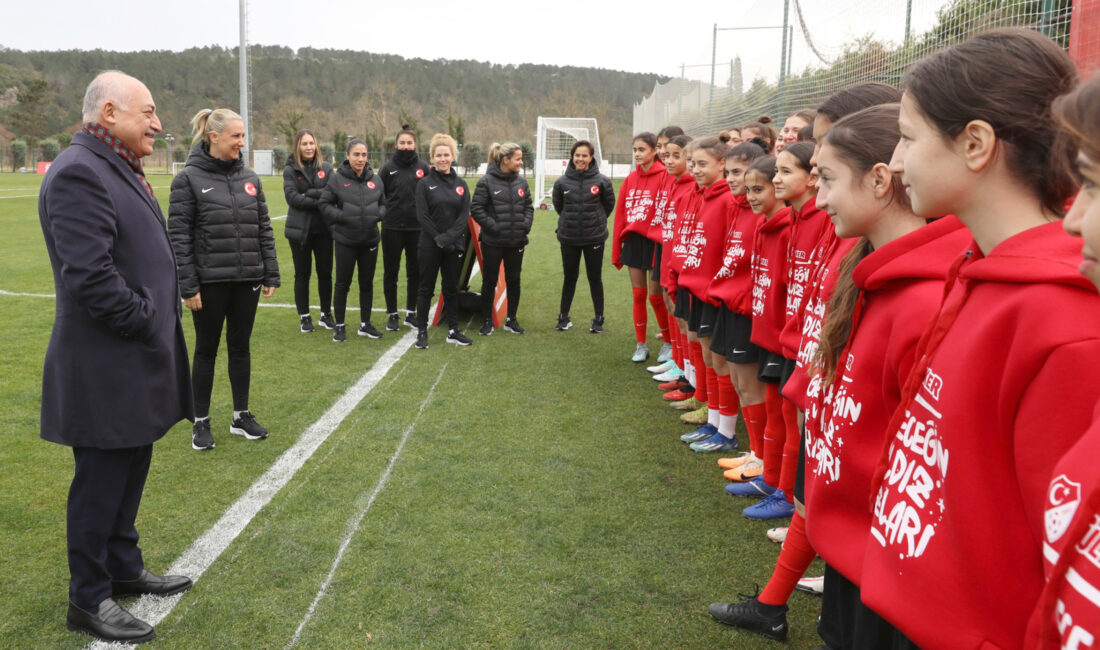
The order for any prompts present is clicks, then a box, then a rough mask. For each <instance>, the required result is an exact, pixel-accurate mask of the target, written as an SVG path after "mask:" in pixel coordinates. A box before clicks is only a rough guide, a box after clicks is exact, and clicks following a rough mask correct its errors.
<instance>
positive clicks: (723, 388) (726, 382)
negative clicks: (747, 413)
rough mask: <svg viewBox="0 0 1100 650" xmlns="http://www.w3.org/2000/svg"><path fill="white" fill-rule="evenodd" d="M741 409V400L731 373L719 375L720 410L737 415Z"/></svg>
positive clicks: (723, 413)
mask: <svg viewBox="0 0 1100 650" xmlns="http://www.w3.org/2000/svg"><path fill="white" fill-rule="evenodd" d="M739 410H741V400H740V399H738V397H737V391H736V390H734V388H733V380H732V379H730V376H729V375H718V412H719V413H721V414H722V415H737V412H738V411H739Z"/></svg>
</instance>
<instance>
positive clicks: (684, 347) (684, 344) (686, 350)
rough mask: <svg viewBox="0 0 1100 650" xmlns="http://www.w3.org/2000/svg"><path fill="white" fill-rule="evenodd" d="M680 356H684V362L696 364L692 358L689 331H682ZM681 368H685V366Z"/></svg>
mask: <svg viewBox="0 0 1100 650" xmlns="http://www.w3.org/2000/svg"><path fill="white" fill-rule="evenodd" d="M677 327H679V325H677ZM680 354H681V355H682V356H683V358H684V361H687V362H689V363H695V360H694V359H692V357H691V343H689V342H688V335H687V330H680ZM680 367H681V368H683V366H680Z"/></svg>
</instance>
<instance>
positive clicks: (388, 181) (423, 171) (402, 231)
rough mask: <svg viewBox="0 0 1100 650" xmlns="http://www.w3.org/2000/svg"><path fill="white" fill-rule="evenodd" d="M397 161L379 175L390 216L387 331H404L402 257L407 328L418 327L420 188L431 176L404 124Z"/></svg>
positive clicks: (385, 252)
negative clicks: (400, 288)
mask: <svg viewBox="0 0 1100 650" xmlns="http://www.w3.org/2000/svg"><path fill="white" fill-rule="evenodd" d="M394 148H395V150H394V152H393V157H392V158H390V159H389V160H387V161H386V164H384V165H382V169H380V170H379V171H378V175H379V176H380V177H381V178H382V183H383V184H384V185H385V188H386V214H385V215H384V216H383V217H382V293H383V294H384V295H385V298H386V314H387V316H386V329H387V330H389V331H391V332H396V331H397V330H398V329H400V328H401V316H400V314H398V313H397V279H398V276H399V275H400V271H401V255H402V254H404V256H405V324H406V325H408V326H409V327H416V316H415V314H416V290H417V287H418V285H419V284H420V263H419V262H418V261H417V258H416V249H417V246H418V242H419V241H420V222H419V221H417V219H416V197H415V194H416V185H417V183H419V182H420V179H422V178H424V176H426V175H427V174H428V163H426V162H424V161H423V160H421V159H420V158H419V157H418V156H417V155H416V134H415V133H413V131H412V130H411V129H410V128H409V125H408V124H402V125H401V130H400V131H398V132H397V138H396V140H395V142H394Z"/></svg>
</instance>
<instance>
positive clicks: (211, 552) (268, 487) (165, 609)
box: [88, 331, 438, 650]
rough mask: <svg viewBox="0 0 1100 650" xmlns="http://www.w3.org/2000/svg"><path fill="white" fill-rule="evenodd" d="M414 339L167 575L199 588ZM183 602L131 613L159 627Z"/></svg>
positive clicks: (145, 600)
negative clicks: (184, 578) (185, 578)
mask: <svg viewBox="0 0 1100 650" xmlns="http://www.w3.org/2000/svg"><path fill="white" fill-rule="evenodd" d="M415 339H416V333H415V332H413V331H410V332H408V333H407V334H405V335H404V336H402V337H401V338H400V339H399V340H398V341H397V343H395V344H394V345H393V346H392V347H390V349H388V350H386V352H385V353H384V354H383V355H382V356H381V357H380V358H379V359H378V362H377V363H375V364H374V365H373V366H372V367H371V369H370V370H368V371H367V372H366V373H364V374H363V376H362V377H360V378H359V380H358V381H356V382H355V384H353V385H352V386H351V387H350V388H349V389H348V390H347V391H346V392H345V393H344V394H343V395H342V396H341V397H340V399H338V400H337V401H336V403H335V404H333V405H332V407H330V408H329V410H327V411H325V413H324V414H323V415H322V416H321V417H320V418H319V419H318V420H317V421H316V422H314V423H313V424H312V425H310V427H309V428H308V429H306V430H305V432H303V433H302V435H301V436H300V437H299V438H298V441H297V442H295V443H294V445H292V446H291V447H290V448H289V449H287V450H286V451H284V452H283V453H282V455H281V456H279V458H277V459H276V460H275V462H274V463H273V464H272V465H271V467H270V468H268V470H267V471H266V472H264V474H263V476H261V477H260V478H259V479H257V480H256V482H255V483H253V484H252V486H251V487H249V489H248V491H247V492H245V494H244V495H243V496H241V498H240V499H238V500H237V501H236V502H235V503H234V504H233V505H232V506H230V507H229V509H228V510H226V511H225V513H224V514H223V515H222V516H221V518H220V519H219V520H218V521H217V522H216V523H215V524H214V525H213V526H211V527H210V529H208V530H207V531H206V532H205V533H203V535H202V536H201V537H199V538H198V539H197V540H195V542H194V543H192V544H191V546H190V547H189V548H188V549H187V550H186V551H184V552H183V555H181V556H180V557H179V558H178V559H177V560H176V561H175V562H174V563H173V564H172V566H170V567H169V568H168V570H167V572H166V573H167V574H172V575H186V576H188V577H190V578H191V579H192V580H194V581H195V582H196V583H197V582H199V578H200V577H201V576H202V575H203V573H205V572H206V570H207V569H209V568H210V566H211V565H212V564H214V562H215V561H216V560H217V559H218V558H219V557H220V556H221V554H222V553H223V552H224V551H225V550H226V549H227V548H228V547H229V544H230V543H232V542H233V540H234V539H236V538H237V536H238V535H240V534H241V532H243V531H244V529H245V528H246V527H247V526H248V524H249V523H251V522H252V520H253V519H254V518H255V516H256V515H257V514H258V513H259V512H260V510H262V509H263V508H264V507H265V506H266V505H267V504H268V503H270V501H271V499H272V498H274V496H275V495H276V494H278V493H279V491H280V490H282V489H283V488H284V487H285V486H286V485H287V483H289V482H290V479H292V478H293V477H294V475H295V474H296V473H297V472H298V470H299V469H301V468H302V466H303V465H305V463H306V461H308V460H309V459H310V457H312V456H313V454H314V452H316V451H317V449H318V448H320V446H321V445H322V444H324V443H325V441H327V440H328V438H329V436H330V435H332V433H333V432H334V431H335V430H336V428H337V427H338V426H340V423H341V422H343V421H344V418H346V417H347V416H348V415H349V414H350V413H351V412H352V411H353V410H354V409H355V407H356V406H358V405H359V403H360V402H361V401H362V400H363V399H364V398H365V397H366V396H367V395H368V394H369V393H370V392H371V390H373V389H374V387H375V386H377V385H378V383H379V382H380V381H381V380H382V379H383V378H385V376H386V374H387V373H389V371H390V370H391V369H392V368H393V367H394V365H396V364H397V362H398V361H399V360H400V359H401V357H402V356H404V354H405V352H407V351H408V350H409V348H411V347H412V344H413V341H414V340H415ZM437 382H438V380H437ZM433 388H434V386H433ZM182 596H183V595H182V594H176V595H174V596H168V597H161V596H149V595H146V596H142V597H141V598H140V599H139V600H138V601H137V602H136V603H135V604H134V606H133V607H131V608H130V612H131V613H132V614H133V615H134V616H136V617H138V618H140V619H142V620H144V621H146V622H147V623H149V624H150V625H154V626H155V625H156V624H158V623H159V622H160V621H162V620H164V618H165V617H166V616H168V614H169V613H171V611H172V609H174V608H175V606H176V604H177V603H179V601H180V599H181V598H182ZM88 647H89V648H95V649H97V650H102V649H105V648H112V647H116V644H109V643H104V642H102V641H96V642H94V643H92V644H90V645H89V646H88Z"/></svg>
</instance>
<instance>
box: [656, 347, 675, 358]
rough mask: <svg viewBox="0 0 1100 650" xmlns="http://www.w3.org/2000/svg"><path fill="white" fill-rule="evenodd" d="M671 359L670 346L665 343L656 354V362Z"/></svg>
mask: <svg viewBox="0 0 1100 650" xmlns="http://www.w3.org/2000/svg"><path fill="white" fill-rule="evenodd" d="M671 359H672V344H671V343H665V344H664V345H662V346H661V351H660V352H658V353H657V361H661V362H663V361H669V360H671Z"/></svg>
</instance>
